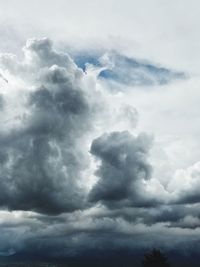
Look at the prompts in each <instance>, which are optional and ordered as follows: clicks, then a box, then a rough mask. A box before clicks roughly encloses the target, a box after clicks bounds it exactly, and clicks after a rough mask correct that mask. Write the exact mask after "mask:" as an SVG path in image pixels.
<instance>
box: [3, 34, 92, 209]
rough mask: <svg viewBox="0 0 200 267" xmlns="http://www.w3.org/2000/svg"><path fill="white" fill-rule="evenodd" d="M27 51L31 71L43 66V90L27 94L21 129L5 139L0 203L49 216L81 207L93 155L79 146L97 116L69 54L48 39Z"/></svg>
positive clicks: (38, 42)
mask: <svg viewBox="0 0 200 267" xmlns="http://www.w3.org/2000/svg"><path fill="white" fill-rule="evenodd" d="M26 53H28V56H29V57H30V60H31V67H32V65H34V64H35V65H37V66H38V71H39V73H40V74H39V76H36V77H37V81H36V84H38V83H39V84H40V86H39V87H36V88H35V89H34V90H33V91H30V92H29V93H27V99H26V103H25V105H26V110H28V115H27V116H25V118H24V119H23V120H22V122H21V126H20V127H16V128H14V129H12V130H11V131H9V130H8V131H7V132H6V133H1V135H0V144H1V147H0V160H1V167H0V169H1V174H0V177H1V179H0V187H1V190H2V193H1V196H0V205H1V207H4V208H8V209H10V210H34V211H38V212H44V213H60V212H64V211H73V210H75V209H81V208H83V207H84V205H85V194H86V191H85V189H84V188H83V187H82V186H81V185H80V183H81V181H80V180H81V171H82V170H84V169H85V168H86V166H87V153H86V154H85V153H83V151H82V148H81V146H80V143H79V142H80V138H81V137H82V136H84V134H85V133H86V132H87V131H88V130H89V129H90V128H91V116H92V114H91V113H92V112H91V110H90V108H91V107H92V104H91V103H89V102H88V100H87V95H86V93H85V92H84V90H83V88H81V74H82V72H81V71H80V70H79V69H78V68H77V67H76V65H75V64H74V63H73V62H72V60H71V59H70V58H69V57H68V56H67V55H62V54H58V53H56V52H55V51H53V50H52V43H51V41H50V40H48V39H42V40H32V41H30V42H29V43H28V44H27V46H26ZM52 64H53V65H52ZM63 66H65V67H63ZM38 77H39V78H38Z"/></svg>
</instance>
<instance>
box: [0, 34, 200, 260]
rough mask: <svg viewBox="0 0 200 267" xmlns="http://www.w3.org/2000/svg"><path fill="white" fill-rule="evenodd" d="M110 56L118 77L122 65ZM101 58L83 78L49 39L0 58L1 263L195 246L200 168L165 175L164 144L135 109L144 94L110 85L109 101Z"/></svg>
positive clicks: (199, 215)
mask: <svg viewBox="0 0 200 267" xmlns="http://www.w3.org/2000/svg"><path fill="white" fill-rule="evenodd" d="M115 56H116V57H117V59H116V61H115V64H116V65H115V67H114V69H113V71H114V72H115V73H118V74H119V76H120V75H122V73H123V71H125V70H123V71H122V70H121V68H125V66H124V64H125V63H127V62H124V61H126V60H128V59H127V58H121V57H119V56H117V55H115ZM125 59H126V60H125ZM101 60H102V62H101V64H102V65H103V64H105V65H104V66H103V67H102V65H98V64H96V63H95V62H93V63H94V65H90V66H89V65H88V68H87V70H86V71H84V70H82V69H81V68H79V67H78V66H77V65H76V63H75V61H74V60H73V59H72V58H71V57H70V56H69V55H68V54H66V53H64V52H58V51H56V50H55V49H54V47H53V44H52V41H51V40H49V39H48V38H43V39H31V40H28V41H27V43H26V46H25V47H24V49H23V55H21V56H20V55H18V56H16V55H12V54H1V55H0V73H1V77H0V86H1V87H0V89H1V92H0V93H1V94H0V111H1V112H0V127H1V131H0V188H1V194H0V209H1V211H0V230H1V232H2V235H1V237H0V256H13V255H15V254H16V255H18V254H19V255H23V256H27V255H31V254H32V255H33V254H34V257H36V258H37V257H39V256H42V257H44V256H45V257H55V258H56V257H66V256H69V257H79V256H80V255H81V256H83V255H84V256H85V255H86V256H87V255H91V254H92V255H94V256H95V255H107V254H108V253H109V254H110V255H112V253H114V255H116V254H115V253H117V254H118V253H119V252H124V251H125V253H128V252H131V253H132V252H133V251H134V252H136V253H137V251H138V250H140V249H144V248H151V247H152V246H155V245H156V246H159V247H163V248H165V249H171V247H173V248H175V249H176V248H180V247H181V249H182V248H183V249H184V248H185V247H187V246H186V245H183V243H184V238H185V236H187V237H188V242H189V243H188V244H191V243H194V242H197V241H198V238H197V234H199V225H200V224H199V222H200V213H199V195H198V190H197V189H198V185H199V182H198V180H199V163H196V164H195V165H194V166H192V167H189V168H182V169H181V168H180V167H179V168H175V172H174V173H175V174H174V173H173V172H172V171H171V169H170V165H169V160H168V158H167V156H168V155H169V154H170V153H169V151H170V149H171V148H170V146H166V143H164V142H158V140H157V139H156V138H157V137H156V136H155V139H156V140H155V143H154V142H152V141H153V140H152V139H153V138H152V136H153V135H151V134H147V133H146V132H147V131H146V129H145V127H142V126H143V125H144V121H145V120H144V114H146V113H148V114H150V115H151V109H150V108H149V106H148V105H147V106H145V107H144V110H145V108H146V110H147V112H146V110H145V112H146V113H144V112H143V109H142V108H141V107H143V106H142V105H140V103H143V102H142V101H143V98H144V97H143V96H144V94H147V92H146V91H145V88H142V91H137V90H138V88H139V87H138V88H137V90H124V89H127V88H122V87H123V86H125V83H124V82H123V83H120V82H119V81H116V82H117V83H118V86H120V90H118V91H117V93H116V91H115V92H114V93H113V91H112V90H109V86H110V85H108V84H107V86H106V83H107V82H108V83H110V79H111V78H109V79H104V81H103V82H102V74H101V72H102V71H104V74H105V72H106V68H111V67H113V66H112V64H111V63H112V62H110V60H109V58H107V59H106V58H102V59H101ZM106 60H107V61H106ZM120 60H122V62H121V64H119V62H118V61H120ZM103 61H104V62H103ZM90 63H91V62H90ZM129 63H131V64H133V62H132V61H131V62H129ZM106 64H107V65H106ZM109 64H110V65H109ZM102 68H103V69H104V70H102ZM139 68H140V71H141V66H140V67H139ZM142 68H145V75H146V74H147V72H146V71H147V69H148V68H150V69H148V71H150V72H151V71H152V67H150V66H149V67H148V68H147V65H145V66H144V65H143V67H142ZM134 70H135V69H134ZM157 70H158V69H156V71H157ZM126 71H127V70H126ZM156 71H155V72H156ZM162 71H164V73H165V71H166V70H162ZM164 73H162V75H164ZM148 74H149V73H148ZM139 75H141V72H140V73H139ZM151 75H155V76H156V75H158V74H156V73H154V74H152V73H151ZM159 75H160V74H159ZM159 75H158V77H157V76H156V78H157V79H158V81H160V80H159V79H160V76H159ZM122 76H123V75H122ZM120 77H121V76H120ZM152 77H154V76H151V78H152ZM104 78H105V77H104ZM168 78H169V73H168V72H167V75H166V77H165V79H166V82H167V81H168V80H169V79H168ZM158 83H160V82H158ZM119 84H120V85H119ZM122 84H123V86H122ZM132 85H133V84H132ZM148 86H149V85H148ZM134 88H135V87H134ZM148 88H149V87H148ZM129 89H130V88H129ZM140 89H141V88H140ZM151 89H154V91H153V90H152V92H151V90H148V95H147V96H148V100H151V101H150V102H151V104H152V103H154V101H153V100H152V99H151V97H152V98H155V94H157V93H158V88H157V87H156V86H155V84H154V83H153V88H152V87H151ZM165 89H166V88H165ZM133 91H134V92H133ZM161 91H162V94H164V93H165V92H166V90H163V87H162V90H161ZM161 91H159V92H161ZM138 92H140V93H138ZM147 96H145V97H147ZM141 99H142V100H141ZM160 99H161V98H159V100H160ZM163 99H164V100H165V101H169V100H168V99H167V98H165V95H164V96H163ZM136 100H137V101H138V102H137V101H136ZM135 103H138V106H139V109H138V107H137V105H135ZM155 103H156V102H155ZM162 103H163V102H162ZM162 103H161V104H160V105H162V106H164V105H163V104H162ZM156 104H157V103H156ZM135 106H136V108H137V109H136V108H135ZM154 106H155V107H157V105H154ZM149 112H150V113H149ZM139 117H140V119H141V120H138V118H139ZM147 118H148V123H149V125H157V120H156V118H157V117H155V119H154V116H150V117H146V121H145V124H147V125H148V123H146V122H147ZM149 118H150V119H151V120H150V119H149ZM152 118H153V119H152ZM138 121H139V123H138ZM141 125H142V126H141ZM136 126H138V127H137V128H136ZM147 128H148V127H147ZM166 128H167V126H166ZM166 128H165V129H166ZM144 130H145V131H144ZM148 130H149V129H148ZM141 132H143V133H141ZM149 132H151V133H152V131H149ZM165 137H166V136H165V135H164V138H165ZM167 140H168V139H167ZM152 143H153V145H152ZM167 144H168V143H167ZM158 147H159V149H160V150H159V149H158ZM166 147H167V148H166ZM167 149H168V150H167ZM152 150H153V152H152ZM171 150H172V152H173V149H171ZM161 152H162V153H161ZM167 152H168V154H167ZM156 153H157V154H156ZM161 155H162V157H161ZM158 158H159V160H158ZM163 161H164V164H165V166H167V167H168V169H169V170H168V169H167V167H166V169H167V172H166V173H164V172H160V169H162V168H163ZM159 168H160V169H159ZM157 169H158V170H157ZM160 173H161V174H163V176H165V177H164V178H165V179H162V178H163V177H162V176H161V175H160ZM169 174H170V175H169ZM183 180H184V183H183V182H182V181H183ZM174 236H175V237H176V240H175V241H174ZM163 238H164V241H163ZM172 243H173V246H172ZM188 246H189V245H188ZM197 247H198V246H197ZM33 248H34V249H33ZM119 255H120V254H119Z"/></svg>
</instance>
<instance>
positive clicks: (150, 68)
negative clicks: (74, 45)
mask: <svg viewBox="0 0 200 267" xmlns="http://www.w3.org/2000/svg"><path fill="white" fill-rule="evenodd" d="M99 58H100V55H99V54H98V55H95V54H89V53H88V54H87V53H86V54H80V55H76V56H75V58H74V59H75V62H76V64H77V65H78V66H79V67H80V68H82V69H83V70H84V71H85V70H86V65H87V64H88V63H89V64H92V65H94V66H96V67H98V66H99V67H101V66H102V65H101V63H100V60H99ZM110 60H111V62H112V63H113V67H112V68H111V69H106V70H102V71H101V72H100V74H99V77H100V78H102V79H106V80H111V81H114V82H117V83H121V84H125V85H131V86H148V85H149V86H152V85H165V84H167V83H169V82H171V81H173V80H177V79H184V78H186V75H185V73H184V72H179V71H174V70H170V69H167V68H164V67H159V66H156V65H154V64H150V63H145V62H141V61H139V60H135V59H134V58H129V57H126V56H123V55H120V54H117V53H113V54H111V57H110Z"/></svg>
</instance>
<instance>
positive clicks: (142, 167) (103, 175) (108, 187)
mask: <svg viewBox="0 0 200 267" xmlns="http://www.w3.org/2000/svg"><path fill="white" fill-rule="evenodd" d="M150 144H151V138H150V137H149V136H147V135H145V134H140V135H139V136H137V137H134V136H132V135H131V134H130V133H129V132H112V133H110V134H104V135H102V136H101V137H99V138H97V139H96V140H94V141H93V143H92V146H91V153H92V154H93V155H95V156H96V157H97V158H99V159H100V161H101V163H100V166H99V168H98V170H97V172H96V175H97V176H99V180H98V182H97V183H96V185H94V187H93V189H92V191H91V192H90V197H89V198H90V200H91V201H103V202H105V203H107V204H108V205H110V206H113V207H114V206H115V204H116V203H118V204H121V205H122V206H126V205H136V206H137V205H148V200H149V199H148V198H149V196H148V195H145V190H144V189H143V187H145V185H143V184H144V183H145V180H148V179H150V177H151V171H152V167H151V165H150V164H149V163H148V160H147V157H148V151H149V148H150ZM143 191H144V192H143ZM143 194H144V195H143ZM150 205H151V204H150Z"/></svg>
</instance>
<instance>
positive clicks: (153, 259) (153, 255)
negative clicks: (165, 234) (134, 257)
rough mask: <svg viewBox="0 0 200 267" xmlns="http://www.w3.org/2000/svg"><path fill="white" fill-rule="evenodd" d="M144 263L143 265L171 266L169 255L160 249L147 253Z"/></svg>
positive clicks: (150, 266) (151, 266)
mask: <svg viewBox="0 0 200 267" xmlns="http://www.w3.org/2000/svg"><path fill="white" fill-rule="evenodd" d="M142 265H143V267H170V264H169V262H168V260H167V257H166V256H165V255H164V254H163V253H162V252H161V251H160V250H159V249H153V250H152V251H150V252H148V253H146V254H145V255H144V259H143V260H142Z"/></svg>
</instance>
